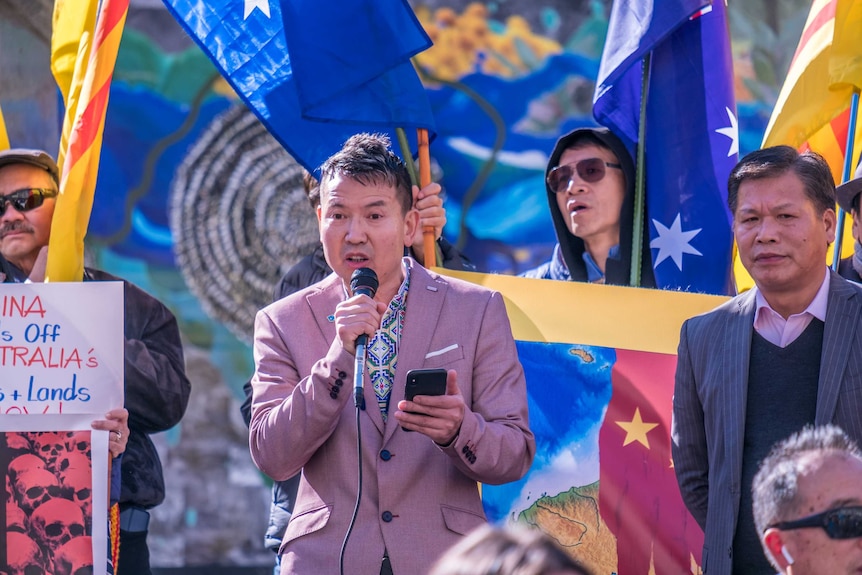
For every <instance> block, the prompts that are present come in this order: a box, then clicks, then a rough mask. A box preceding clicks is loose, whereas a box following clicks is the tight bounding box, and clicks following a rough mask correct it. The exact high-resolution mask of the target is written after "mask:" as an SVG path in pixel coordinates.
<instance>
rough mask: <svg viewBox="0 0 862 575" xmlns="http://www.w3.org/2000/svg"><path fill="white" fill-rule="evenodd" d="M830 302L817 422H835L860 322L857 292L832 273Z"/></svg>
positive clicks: (821, 362)
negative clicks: (842, 385) (846, 369)
mask: <svg viewBox="0 0 862 575" xmlns="http://www.w3.org/2000/svg"><path fill="white" fill-rule="evenodd" d="M829 273H830V274H832V275H831V277H830V279H829V302H828V303H827V304H826V323H825V324H824V326H823V351H822V352H821V353H820V378H819V384H818V386H817V413H816V415H815V418H814V422H815V424H817V425H822V424H824V423H828V422H830V421H832V417H833V416H834V415H835V408H836V406H837V404H838V392H839V391H840V389H841V376H842V375H843V374H844V368H845V367H846V366H847V360H848V358H849V356H850V348H851V346H852V343H853V340H854V337H853V336H854V332H855V330H856V326H858V325H859V321H860V317H859V316H860V310H862V302H860V299H859V297H858V295H857V293H856V290H855V289H853V287H852V286H851V285H850V284H849V283H847V280H845V279H843V278H841V277H840V276H839V275H838V274H836V273H835V272H834V271H830V272H829Z"/></svg>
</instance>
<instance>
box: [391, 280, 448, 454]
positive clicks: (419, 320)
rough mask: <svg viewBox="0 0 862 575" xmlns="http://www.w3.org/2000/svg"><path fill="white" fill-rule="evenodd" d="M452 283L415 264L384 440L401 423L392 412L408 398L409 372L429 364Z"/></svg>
mask: <svg viewBox="0 0 862 575" xmlns="http://www.w3.org/2000/svg"><path fill="white" fill-rule="evenodd" d="M448 286H449V284H448V283H446V280H445V279H443V278H442V277H440V276H438V275H436V274H431V273H429V272H428V271H427V270H425V268H423V267H421V266H419V265H415V264H413V265H412V268H411V271H410V291H409V292H408V294H407V312H406V313H405V314H404V326H403V331H402V335H401V341H400V342H399V345H398V363H397V364H396V366H395V381H394V382H393V383H392V395H390V396H389V418H388V419H387V420H386V431H385V434H384V437H383V443H384V444H385V443H386V442H387V441H389V439H390V438H391V437H392V435H393V434H394V433H395V430H396V429H398V428H399V427H400V426H399V425H398V420H397V419H395V418H394V417H392V414H393V413H395V411H397V410H398V402H399V401H401V400H402V399H404V385H405V382H406V381H407V372H408V371H410V370H411V369H418V368H421V367H422V366H424V365H425V354H427V353H428V351H429V350H430V346H431V335H432V334H433V333H434V331H435V330H436V329H437V321H438V319H439V318H440V314H441V313H442V310H443V301H444V300H445V299H446V291H447V289H448Z"/></svg>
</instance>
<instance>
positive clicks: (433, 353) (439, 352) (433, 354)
mask: <svg viewBox="0 0 862 575" xmlns="http://www.w3.org/2000/svg"><path fill="white" fill-rule="evenodd" d="M454 349H458V344H457V343H453V344H452V345H450V346H447V347H444V348H443V349H438V350H437V351H430V352H428V353H426V354H425V359H428V358H431V357H437V356H438V355H443V354H444V353H446V352H449V351H452V350H454Z"/></svg>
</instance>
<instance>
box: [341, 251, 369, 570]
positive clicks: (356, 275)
mask: <svg viewBox="0 0 862 575" xmlns="http://www.w3.org/2000/svg"><path fill="white" fill-rule="evenodd" d="M378 285H379V283H378V280H377V274H376V273H375V272H374V270H372V269H371V268H359V269H358V270H356V271H354V272H353V275H351V276H350V291H351V292H352V294H353V295H357V294H364V295H367V296H368V297H370V298H373V297H374V294H375V293H377V286H378ZM367 342H368V334H362V335H360V336H359V337H358V338H356V363H355V364H354V370H353V379H354V386H353V404H354V406H355V408H356V455H357V457H356V462H357V467H358V469H359V474H358V478H357V487H356V503H355V504H354V506H353V516H352V517H351V518H350V524H348V526H347V533H345V534H344V541H343V542H342V543H341V551H340V552H339V554H338V570H339V573H340V574H341V575H344V554H345V551H346V550H347V542H348V541H349V540H350V534H351V533H352V532H353V526H354V525H355V524H356V517H357V516H358V515H359V502H360V501H361V500H362V429H361V426H360V420H359V413H360V412H361V411H362V410H364V409H365V397H364V395H363V380H364V378H365V345H366V343H367Z"/></svg>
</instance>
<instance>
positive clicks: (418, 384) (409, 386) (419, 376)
mask: <svg viewBox="0 0 862 575" xmlns="http://www.w3.org/2000/svg"><path fill="white" fill-rule="evenodd" d="M445 393H446V370H445V369H442V368H431V369H411V370H410V371H408V372H407V383H406V385H405V388H404V399H406V400H407V401H413V398H414V397H416V396H417V395H443V394H445ZM407 413H410V412H409V411H408V412H407ZM402 429H404V431H413V430H412V429H405V428H403V427H402Z"/></svg>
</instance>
